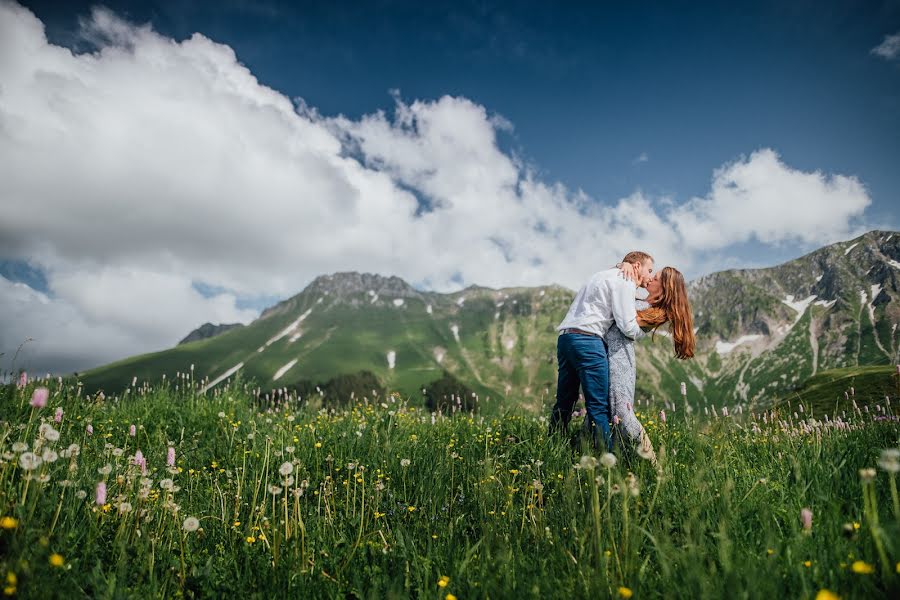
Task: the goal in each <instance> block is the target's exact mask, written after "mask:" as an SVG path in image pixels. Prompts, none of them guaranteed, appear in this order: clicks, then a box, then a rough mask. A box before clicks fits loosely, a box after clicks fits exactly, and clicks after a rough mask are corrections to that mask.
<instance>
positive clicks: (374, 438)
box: [0, 374, 900, 600]
mask: <svg viewBox="0 0 900 600" xmlns="http://www.w3.org/2000/svg"><path fill="white" fill-rule="evenodd" d="M197 387H198V386H197V385H196V384H194V382H192V381H191V380H190V375H183V374H182V375H178V376H177V377H176V378H175V380H174V381H173V380H170V381H168V382H164V383H162V384H157V385H154V386H152V387H151V386H150V385H148V384H146V383H144V384H141V385H136V383H135V384H133V385H132V386H131V387H129V388H128V390H127V391H126V392H125V393H124V394H123V395H121V396H119V397H115V398H112V397H106V398H104V397H102V396H101V395H93V396H89V395H86V394H84V393H82V391H81V388H80V386H79V385H77V382H72V381H67V380H66V381H63V380H57V379H52V380H39V381H28V382H27V383H26V384H25V385H24V386H21V385H15V384H8V385H6V386H4V387H3V388H2V391H0V418H2V421H0V453H2V460H0V576H2V577H3V588H4V590H3V591H4V594H5V595H6V596H11V597H20V598H50V597H61V598H82V597H90V598H157V597H166V598H168V597H188V598H197V597H219V596H222V597H224V596H231V595H240V596H242V597H247V598H251V597H252V598H257V597H259V598H264V597H296V598H409V597H421V598H432V599H435V600H453V599H454V598H457V599H466V598H510V597H526V598H588V597H590V598H629V597H634V598H744V597H746V598H773V597H779V598H781V597H785V598H834V597H839V598H878V597H891V596H893V597H897V594H900V506H898V497H897V487H896V477H897V473H896V471H897V467H898V462H900V458H898V457H897V455H896V453H893V452H891V451H890V450H889V449H892V448H897V447H898V445H900V423H898V420H897V417H895V416H894V415H895V412H894V411H895V410H896V402H897V400H896V399H895V400H894V407H893V408H892V407H891V405H890V400H887V399H884V398H882V399H881V401H880V402H879V403H875V402H874V401H870V402H868V403H864V402H862V399H860V402H859V403H857V405H856V408H855V409H854V408H852V407H845V408H847V410H846V417H839V418H838V419H837V420H835V419H834V418H831V417H828V418H827V419H826V416H825V415H824V414H822V415H820V414H809V411H808V409H805V408H804V407H801V406H799V405H796V404H794V405H788V406H784V407H781V408H779V409H777V412H775V411H772V412H768V413H765V414H763V413H756V414H753V413H752V411H751V410H749V409H748V408H746V407H740V406H735V407H732V409H731V410H730V411H729V413H728V414H727V415H722V414H721V413H720V412H719V411H716V414H712V412H711V411H705V410H704V409H703V408H702V407H699V406H698V407H694V408H693V410H691V411H690V412H688V411H687V410H686V406H687V405H686V404H685V399H684V398H682V397H680V396H679V395H678V393H677V390H676V391H675V392H674V393H673V398H670V399H668V400H667V401H666V405H667V406H668V410H666V414H665V417H664V418H663V415H661V414H660V413H659V408H662V406H658V407H653V408H651V407H646V406H640V407H638V411H639V412H640V413H641V414H640V416H641V419H642V420H643V421H644V423H645V425H646V427H647V429H648V432H649V434H650V436H651V437H652V439H653V441H654V444H655V446H656V449H657V453H658V455H659V465H658V467H654V466H653V465H652V464H651V463H650V462H649V461H646V460H643V459H641V458H640V457H638V456H637V455H634V454H633V453H631V452H629V451H626V450H623V449H617V450H616V453H615V455H614V458H615V460H613V456H611V455H607V456H602V455H594V454H593V453H591V452H590V451H589V449H587V448H586V447H585V446H584V445H583V444H581V443H580V439H579V437H578V436H577V433H576V431H577V430H578V425H579V424H580V423H579V421H580V419H578V418H576V419H574V420H573V423H572V427H571V428H570V429H571V433H570V435H569V436H568V437H566V436H556V437H552V438H551V437H548V436H547V434H546V429H547V427H546V416H547V414H549V406H545V407H544V410H543V412H542V413H537V414H532V413H529V412H526V411H524V410H522V409H515V408H514V407H509V406H498V405H488V406H482V407H480V410H479V411H477V412H474V413H467V412H462V411H460V412H454V411H451V412H450V413H449V414H436V415H435V414H432V413H428V412H426V411H424V410H423V409H421V408H417V407H413V406H408V405H407V403H406V402H405V401H404V400H403V399H402V398H400V397H398V396H387V397H378V398H374V397H373V398H366V399H363V400H362V401H361V402H357V403H355V404H354V405H343V406H335V407H329V406H327V405H326V406H323V402H322V399H320V398H314V399H313V401H310V402H307V401H304V402H302V403H301V402H298V401H297V400H296V399H295V398H291V397H289V396H287V395H283V394H276V395H275V396H274V397H268V398H267V397H259V396H258V394H256V393H255V392H254V390H253V388H252V387H250V386H249V385H246V384H242V383H241V382H235V383H232V384H230V385H228V386H222V387H221V389H216V390H215V391H213V392H209V393H207V394H206V395H205V396H204V395H199V394H198V393H197V392H196V389H197ZM45 396H46V403H45V404H44V402H42V400H43V399H44V398H45ZM687 400H688V401H689V400H690V399H689V398H688V399H687ZM33 404H37V405H38V406H33ZM885 450H888V451H887V452H884V451H885ZM829 594H833V595H829Z"/></svg>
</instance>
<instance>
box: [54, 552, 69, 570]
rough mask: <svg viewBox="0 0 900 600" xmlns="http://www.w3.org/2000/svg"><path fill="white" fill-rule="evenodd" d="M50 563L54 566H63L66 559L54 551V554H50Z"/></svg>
mask: <svg viewBox="0 0 900 600" xmlns="http://www.w3.org/2000/svg"><path fill="white" fill-rule="evenodd" d="M50 564H51V565H53V566H54V567H61V566H63V565H64V564H66V559H64V558H63V557H62V555H60V554H57V553H56V552H54V553H53V554H51V555H50Z"/></svg>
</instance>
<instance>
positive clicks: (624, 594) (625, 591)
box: [619, 586, 634, 600]
mask: <svg viewBox="0 0 900 600" xmlns="http://www.w3.org/2000/svg"><path fill="white" fill-rule="evenodd" d="M633 595H634V592H632V591H631V589H630V588H627V587H624V586H622V587H619V598H625V600H628V598H631V596H633Z"/></svg>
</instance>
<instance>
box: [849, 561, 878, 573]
mask: <svg viewBox="0 0 900 600" xmlns="http://www.w3.org/2000/svg"><path fill="white" fill-rule="evenodd" d="M850 568H851V569H853V572H854V573H859V574H860V575H871V574H872V573H874V572H875V567H873V566H872V565H870V564H869V563H867V562H866V561H864V560H858V561H856V562H854V563H853V564H852V565H850Z"/></svg>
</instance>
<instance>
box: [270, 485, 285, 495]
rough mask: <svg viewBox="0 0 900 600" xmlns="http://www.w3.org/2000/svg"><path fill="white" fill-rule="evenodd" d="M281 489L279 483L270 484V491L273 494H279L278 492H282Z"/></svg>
mask: <svg viewBox="0 0 900 600" xmlns="http://www.w3.org/2000/svg"><path fill="white" fill-rule="evenodd" d="M281 491H282V490H281V488H280V487H278V486H277V485H270V486H269V493H270V494H272V495H273V496H277V495H278V494H280V493H281Z"/></svg>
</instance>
